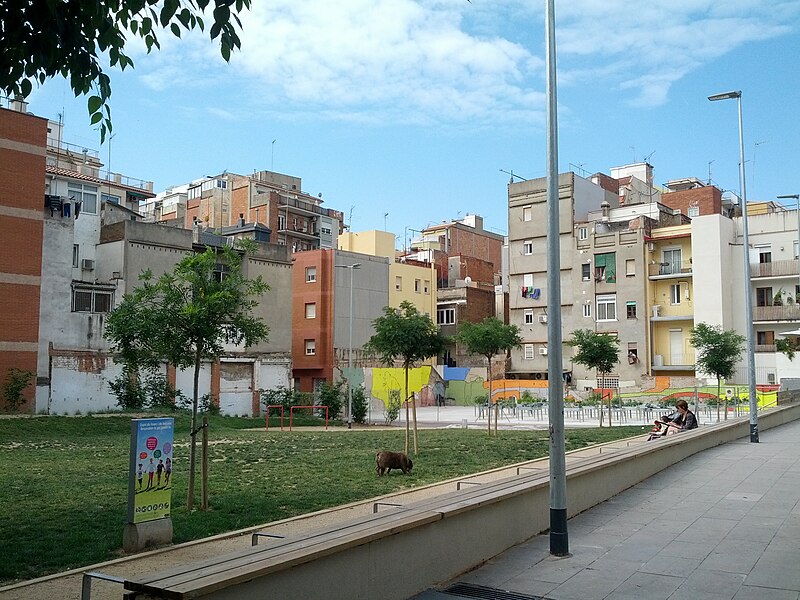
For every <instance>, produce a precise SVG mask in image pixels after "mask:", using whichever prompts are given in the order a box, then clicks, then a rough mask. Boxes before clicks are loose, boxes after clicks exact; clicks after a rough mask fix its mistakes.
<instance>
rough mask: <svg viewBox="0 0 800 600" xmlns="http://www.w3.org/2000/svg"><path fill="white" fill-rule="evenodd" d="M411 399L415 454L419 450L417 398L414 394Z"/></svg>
mask: <svg viewBox="0 0 800 600" xmlns="http://www.w3.org/2000/svg"><path fill="white" fill-rule="evenodd" d="M406 394H408V367H406ZM410 400H411V415H412V419H413V420H414V454H416V453H417V452H418V451H419V436H418V434H417V400H416V398H414V394H411V396H410Z"/></svg>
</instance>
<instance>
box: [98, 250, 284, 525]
mask: <svg viewBox="0 0 800 600" xmlns="http://www.w3.org/2000/svg"><path fill="white" fill-rule="evenodd" d="M245 247H246V248H249V249H252V244H250V245H246V246H245ZM243 256H244V253H243V252H241V251H240V250H235V249H233V248H231V247H228V246H225V247H223V248H222V249H220V250H216V249H214V248H210V247H209V248H206V250H205V252H202V253H199V254H191V255H189V256H187V257H185V258H184V259H183V260H181V261H180V262H179V263H178V264H177V265H176V266H175V269H174V270H173V271H172V272H171V273H165V274H164V275H162V276H161V277H159V278H157V279H156V278H154V277H153V274H152V272H150V271H149V270H148V271H145V272H144V273H142V275H141V276H140V277H139V280H140V284H139V286H138V287H136V288H134V289H133V291H132V292H130V293H128V294H125V296H124V297H123V299H122V303H121V304H120V305H119V306H118V307H117V308H115V309H114V310H113V311H112V312H111V314H109V316H108V320H107V322H106V330H105V337H106V338H107V339H108V340H109V341H110V342H111V345H112V350H114V351H115V352H117V353H118V358H119V359H120V360H121V361H122V362H123V363H124V365H125V368H126V370H127V372H128V373H130V375H131V376H133V377H135V376H136V374H137V372H138V369H139V368H142V367H150V368H152V367H155V366H158V365H160V364H161V363H162V362H163V361H167V362H168V363H170V364H173V365H175V366H176V367H179V368H189V367H193V368H194V383H193V388H192V431H191V447H190V452H189V493H188V497H187V500H186V508H187V509H189V510H191V509H192V508H193V506H194V487H195V486H194V480H195V462H196V436H197V433H198V427H197V407H198V397H199V390H198V388H199V378H200V365H201V362H202V361H203V360H210V361H215V360H218V359H219V358H220V356H222V354H223V352H224V346H225V344H237V345H239V344H241V345H243V346H244V347H245V348H247V347H249V346H252V345H253V344H256V343H258V342H260V341H262V340H265V339H267V335H268V333H269V329H268V328H267V326H266V325H265V324H264V322H263V321H262V320H261V319H260V318H258V317H254V316H253V315H252V310H253V308H255V306H256V304H257V303H258V300H257V298H258V297H260V296H261V295H263V294H264V293H265V292H266V291H267V290H269V286H268V285H267V284H266V283H264V282H263V281H262V279H261V277H258V278H256V279H247V278H245V276H244V274H243V273H242V261H243ZM200 429H202V428H200ZM203 492H204V493H203V498H204V499H205V498H206V496H207V493H206V492H207V491H206V490H205V486H204V490H203ZM204 504H205V502H204ZM204 508H205V506H204Z"/></svg>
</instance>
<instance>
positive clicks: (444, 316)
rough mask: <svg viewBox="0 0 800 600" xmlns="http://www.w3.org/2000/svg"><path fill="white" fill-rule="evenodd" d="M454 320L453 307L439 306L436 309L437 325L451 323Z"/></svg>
mask: <svg viewBox="0 0 800 600" xmlns="http://www.w3.org/2000/svg"><path fill="white" fill-rule="evenodd" d="M455 322H456V309H455V308H440V309H439V310H437V311H436V324H437V325H453V324H454V323H455Z"/></svg>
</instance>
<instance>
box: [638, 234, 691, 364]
mask: <svg viewBox="0 0 800 600" xmlns="http://www.w3.org/2000/svg"><path fill="white" fill-rule="evenodd" d="M647 253H648V278H647V279H648V281H647V289H648V292H647V301H648V318H649V321H650V327H649V335H650V338H651V344H650V346H651V348H652V357H651V363H650V364H651V365H652V369H653V374H655V375H666V374H670V375H694V372H695V351H694V348H693V347H692V345H691V343H690V341H689V340H690V337H691V331H692V328H693V327H694V312H695V309H694V282H693V279H692V275H693V274H692V239H691V225H678V226H674V227H662V228H659V229H654V230H653V231H652V232H651V236H650V238H649V240H648V242H647Z"/></svg>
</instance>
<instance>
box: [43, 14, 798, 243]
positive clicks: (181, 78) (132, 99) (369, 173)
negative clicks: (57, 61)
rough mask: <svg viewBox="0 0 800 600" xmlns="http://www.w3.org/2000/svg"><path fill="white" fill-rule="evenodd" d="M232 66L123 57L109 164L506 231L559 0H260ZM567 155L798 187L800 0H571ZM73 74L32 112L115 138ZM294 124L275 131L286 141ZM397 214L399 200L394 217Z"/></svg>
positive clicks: (537, 116) (565, 81) (564, 112)
mask: <svg viewBox="0 0 800 600" xmlns="http://www.w3.org/2000/svg"><path fill="white" fill-rule="evenodd" d="M253 4H254V8H253V10H252V11H250V12H249V13H246V14H244V15H243V16H242V21H243V25H244V31H243V33H242V43H243V49H242V51H241V52H240V53H237V54H236V55H235V56H234V57H233V59H232V61H231V63H230V64H226V63H225V62H224V61H223V60H222V59H221V58H220V57H219V53H218V51H217V48H216V47H215V46H214V45H212V44H211V42H209V41H207V40H206V38H205V37H204V36H202V35H200V34H192V35H188V36H184V39H182V40H177V39H174V38H172V37H171V35H168V34H163V35H162V36H161V40H162V51H161V52H157V53H153V54H151V55H146V54H145V53H144V52H143V50H142V48H141V47H140V46H139V45H134V46H131V48H130V52H131V55H132V57H133V58H134V61H135V63H136V68H135V70H126V71H125V72H124V73H122V72H119V71H114V70H111V71H109V73H110V74H111V75H112V86H113V96H112V98H111V101H112V102H111V104H112V110H113V119H114V138H113V140H112V141H111V148H110V149H111V170H113V171H116V172H121V173H124V174H126V175H129V176H131V177H136V178H139V179H145V180H152V181H153V182H154V183H155V189H156V191H160V190H163V189H164V188H165V187H167V186H169V185H176V184H181V183H185V182H187V181H189V180H191V179H194V178H197V177H200V176H203V175H212V174H216V173H220V172H222V171H223V170H226V169H227V170H228V171H232V172H236V173H242V174H248V173H252V172H253V171H254V170H260V169H273V170H275V171H279V172H282V173H288V174H291V175H295V176H299V177H302V179H303V188H304V191H306V192H308V193H311V194H313V195H317V194H319V193H321V194H322V195H323V199H324V200H325V202H326V204H325V205H326V206H328V207H330V208H336V209H339V210H342V211H343V212H344V213H345V215H346V220H347V221H350V217H349V215H350V214H352V226H353V230H354V231H358V230H365V229H374V228H377V229H384V224H385V225H386V227H385V228H386V229H387V230H389V231H392V232H394V233H396V234H397V235H398V242H397V245H398V247H402V245H403V243H402V239H403V235H404V231H405V229H406V228H411V229H421V228H423V227H425V226H428V225H431V224H434V223H438V222H441V221H443V220H450V219H455V218H460V217H461V216H463V215H465V214H466V213H478V214H481V215H483V216H484V218H485V226H486V227H487V228H489V229H492V230H494V231H497V232H500V233H505V232H506V229H507V209H506V200H507V195H506V184H507V183H508V180H509V175H507V174H506V173H503V172H501V171H500V169H504V170H506V171H511V170H513V171H514V173H517V174H519V175H521V176H523V177H527V178H534V177H541V176H543V175H544V173H545V168H546V164H545V149H546V147H545V131H544V117H545V112H544V110H545V96H544V92H545V81H546V73H545V70H544V42H545V40H544V2H534V3H531V2H521V1H518V0H498V1H494V2H488V1H486V0H472V2H471V3H469V2H467V1H466V0H431V1H427V0H422V1H419V0H416V1H415V0H339V1H338V2H335V3H331V2H328V1H327V0H255V1H254V2H253ZM556 18H557V23H556V28H557V46H558V48H557V53H558V55H557V56H558V58H557V62H558V69H559V71H558V85H559V87H558V100H559V116H558V118H559V167H560V170H561V171H567V170H575V171H576V172H579V173H580V172H581V169H582V170H585V172H586V173H587V174H588V173H594V172H597V171H603V172H605V173H608V172H609V169H610V168H611V167H613V166H619V165H623V164H627V163H631V162H638V161H641V160H643V159H644V158H646V157H650V158H649V160H650V163H651V164H653V165H654V167H655V178H656V182H658V183H664V182H666V181H667V180H669V179H677V178H682V177H698V178H700V179H703V180H706V179H708V177H709V163H710V162H711V161H713V162H711V164H710V169H711V179H712V180H713V181H714V182H715V183H716V184H717V185H718V186H720V187H721V188H723V189H725V190H728V189H730V190H733V191H736V192H738V190H739V180H738V160H739V142H738V128H737V112H736V103H735V101H726V102H716V103H711V102H709V101H708V100H707V99H706V98H707V96H708V95H710V94H714V93H719V92H724V91H729V90H735V89H740V90H742V92H743V109H744V135H745V153H746V161H747V162H746V169H747V195H748V198H749V199H750V200H751V201H755V200H771V199H774V198H775V196H776V195H779V194H795V193H800V164H799V162H798V157H799V156H800V153H799V152H798V148H800V124H799V123H800V118H798V115H800V89H799V88H798V75H800V42H799V41H798V33H800V2H797V0H790V1H789V0H730V1H727V2H720V1H719V0H669V1H666V0H656V1H655V2H651V3H641V2H637V1H634V0H571V1H570V2H563V1H561V2H559V1H556ZM85 106H86V105H85V100H84V99H80V100H76V99H74V98H72V96H71V93H70V90H69V87H68V85H67V84H66V83H65V82H64V81H63V80H61V79H56V80H51V81H49V82H47V83H45V84H44V86H42V87H41V88H40V89H38V90H35V91H34V93H33V95H32V96H31V98H30V110H31V111H32V112H34V113H36V114H39V115H41V116H46V117H49V118H52V119H57V118H58V117H57V115H58V113H63V114H64V119H65V135H64V140H65V141H67V142H71V143H76V144H79V145H85V146H87V147H90V148H94V149H99V151H100V155H101V157H102V158H103V159H104V160H107V159H108V152H109V147H108V144H106V145H105V146H103V147H102V148H101V147H100V143H99V134H98V132H97V131H95V130H93V129H91V128H90V127H89V126H88V117H87V114H86V108H85ZM273 140H276V141H275V143H274V144H273V143H272V141H273ZM385 213H388V216H386V217H385V216H384V215H385Z"/></svg>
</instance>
